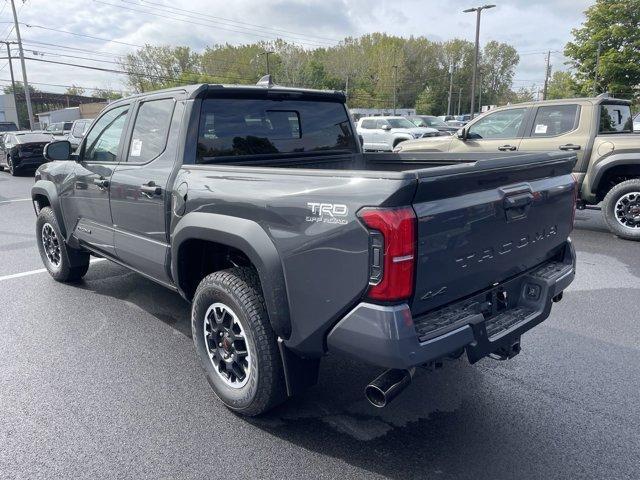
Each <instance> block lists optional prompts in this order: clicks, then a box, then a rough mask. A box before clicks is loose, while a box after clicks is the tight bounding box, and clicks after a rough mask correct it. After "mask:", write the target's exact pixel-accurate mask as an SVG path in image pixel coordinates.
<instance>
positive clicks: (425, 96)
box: [415, 88, 436, 115]
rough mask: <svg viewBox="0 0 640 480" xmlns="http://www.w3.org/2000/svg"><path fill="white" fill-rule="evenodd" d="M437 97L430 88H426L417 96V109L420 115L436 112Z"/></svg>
mask: <svg viewBox="0 0 640 480" xmlns="http://www.w3.org/2000/svg"><path fill="white" fill-rule="evenodd" d="M435 103H436V99H435V98H434V94H433V92H432V91H431V89H430V88H425V89H424V90H423V91H422V92H421V93H420V95H418V98H416V103H415V109H416V113H417V114H418V115H431V114H433V113H434V105H435Z"/></svg>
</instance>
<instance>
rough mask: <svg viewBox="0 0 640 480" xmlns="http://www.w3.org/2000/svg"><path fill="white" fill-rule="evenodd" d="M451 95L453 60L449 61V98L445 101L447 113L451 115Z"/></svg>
mask: <svg viewBox="0 0 640 480" xmlns="http://www.w3.org/2000/svg"><path fill="white" fill-rule="evenodd" d="M452 95H453V62H450V63H449V100H448V101H447V115H451V97H452Z"/></svg>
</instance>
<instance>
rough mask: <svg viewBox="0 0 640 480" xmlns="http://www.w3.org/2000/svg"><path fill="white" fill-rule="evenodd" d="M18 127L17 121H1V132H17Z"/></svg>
mask: <svg viewBox="0 0 640 480" xmlns="http://www.w3.org/2000/svg"><path fill="white" fill-rule="evenodd" d="M17 130H18V127H17V126H16V124H15V123H0V132H16V131H17Z"/></svg>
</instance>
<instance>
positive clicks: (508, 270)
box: [411, 153, 576, 315]
mask: <svg viewBox="0 0 640 480" xmlns="http://www.w3.org/2000/svg"><path fill="white" fill-rule="evenodd" d="M575 161H576V157H575V155H573V154H566V153H549V154H524V155H514V156H508V157H507V156H503V157H500V158H493V159H485V160H479V161H477V162H473V163H468V164H462V165H461V164H459V165H455V166H451V167H439V168H433V169H425V170H424V171H420V173H419V175H418V187H417V190H416V194H415V198H414V201H413V207H414V210H415V212H416V215H417V217H418V232H417V235H418V248H417V263H416V285H415V291H414V296H413V300H412V302H411V311H412V314H413V315H420V314H422V313H424V312H427V311H429V310H433V309H435V308H438V307H441V306H443V305H446V304H447V303H449V302H452V301H454V300H460V299H462V298H464V297H466V296H469V295H471V294H473V293H476V292H479V291H482V290H484V289H487V288H490V287H493V286H495V285H497V284H500V283H501V282H504V281H506V280H508V279H509V278H511V277H513V276H514V275H517V274H519V273H522V272H524V271H526V270H529V269H531V268H533V267H535V266H536V265H539V264H540V263H542V262H544V261H545V260H547V259H550V258H552V257H553V256H554V255H556V254H558V253H559V251H560V249H562V248H563V247H564V244H565V241H566V239H567V237H568V236H569V233H570V232H571V230H572V228H573V209H574V204H575V197H574V195H575V182H574V180H573V177H572V176H571V170H572V168H573V165H574V163H575Z"/></svg>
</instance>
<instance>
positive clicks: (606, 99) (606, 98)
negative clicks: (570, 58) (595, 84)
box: [498, 93, 631, 108]
mask: <svg viewBox="0 0 640 480" xmlns="http://www.w3.org/2000/svg"><path fill="white" fill-rule="evenodd" d="M567 102H572V103H591V104H593V105H600V104H601V103H616V104H622V105H631V101H630V100H624V99H622V98H614V97H611V96H610V95H609V94H608V93H601V94H600V95H598V96H597V97H577V98H558V99H554V100H534V101H531V102H522V103H511V104H509V105H501V106H500V107H498V108H504V107H514V106H519V107H530V106H537V105H557V104H564V103H567Z"/></svg>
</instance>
